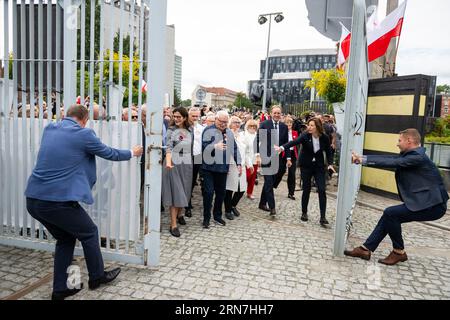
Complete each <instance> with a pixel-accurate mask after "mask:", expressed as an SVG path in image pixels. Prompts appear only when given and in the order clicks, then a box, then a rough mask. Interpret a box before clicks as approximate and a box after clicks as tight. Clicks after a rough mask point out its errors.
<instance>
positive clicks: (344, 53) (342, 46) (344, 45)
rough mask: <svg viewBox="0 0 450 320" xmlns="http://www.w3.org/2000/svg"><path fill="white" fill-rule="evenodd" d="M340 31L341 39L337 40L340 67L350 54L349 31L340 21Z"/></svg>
mask: <svg viewBox="0 0 450 320" xmlns="http://www.w3.org/2000/svg"><path fill="white" fill-rule="evenodd" d="M341 27H342V32H341V39H340V40H339V53H338V63H337V65H338V68H342V66H343V65H344V63H345V61H347V59H348V56H349V55H350V39H351V33H350V31H348V29H347V28H346V27H345V26H344V25H343V24H342V23H341Z"/></svg>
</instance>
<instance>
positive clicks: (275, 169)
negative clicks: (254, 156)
mask: <svg viewBox="0 0 450 320" xmlns="http://www.w3.org/2000/svg"><path fill="white" fill-rule="evenodd" d="M278 126H279V127H278V130H275V128H274V122H273V120H266V121H264V122H262V123H261V124H260V125H259V129H258V132H257V135H256V149H257V153H259V154H260V157H261V167H262V174H263V176H264V186H263V190H262V192H261V200H260V202H259V205H260V206H266V205H268V207H269V209H275V196H274V193H273V189H274V188H277V187H278V185H279V184H280V182H281V179H282V178H283V175H284V173H285V172H286V160H287V159H288V158H290V156H291V152H290V150H286V153H285V155H284V156H282V155H278V154H277V152H276V151H275V149H274V145H277V146H280V145H283V144H285V143H287V142H288V141H289V135H288V127H287V126H286V125H285V124H284V123H281V122H278ZM272 138H273V139H276V140H273V139H272Z"/></svg>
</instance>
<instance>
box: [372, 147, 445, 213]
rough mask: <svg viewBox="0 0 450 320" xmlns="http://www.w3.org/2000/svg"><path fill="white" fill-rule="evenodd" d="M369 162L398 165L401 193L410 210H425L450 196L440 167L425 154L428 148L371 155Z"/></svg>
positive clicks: (397, 175)
mask: <svg viewBox="0 0 450 320" xmlns="http://www.w3.org/2000/svg"><path fill="white" fill-rule="evenodd" d="M365 165H366V166H370V167H375V168H395V169H396V170H395V180H396V182H397V188H398V193H399V196H400V199H402V201H403V202H404V203H405V206H406V207H407V208H408V210H410V211H413V212H417V211H421V210H425V209H428V208H431V207H433V206H435V205H438V204H441V203H446V202H447V201H448V199H449V197H448V193H447V191H446V189H445V186H444V181H443V179H442V177H441V175H440V173H439V170H438V169H437V168H436V165H435V164H434V163H433V162H432V161H431V160H430V158H428V156H427V155H426V154H425V149H424V148H417V149H414V150H410V151H408V152H405V153H403V154H401V155H400V156H367V158H366V161H365Z"/></svg>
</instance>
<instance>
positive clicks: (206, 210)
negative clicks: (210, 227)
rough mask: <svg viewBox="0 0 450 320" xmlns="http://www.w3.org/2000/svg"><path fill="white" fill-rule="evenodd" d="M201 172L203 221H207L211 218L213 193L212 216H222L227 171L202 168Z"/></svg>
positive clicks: (218, 217) (217, 217)
mask: <svg viewBox="0 0 450 320" xmlns="http://www.w3.org/2000/svg"><path fill="white" fill-rule="evenodd" d="M202 172H203V187H204V190H205V191H204V193H203V222H207V223H209V221H210V220H211V207H212V201H213V197H214V194H215V195H216V197H215V199H214V208H213V216H214V219H216V220H217V219H221V218H222V204H223V200H224V198H225V188H226V184H227V173H226V172H225V173H222V172H212V171H207V170H202Z"/></svg>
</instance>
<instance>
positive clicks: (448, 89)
mask: <svg viewBox="0 0 450 320" xmlns="http://www.w3.org/2000/svg"><path fill="white" fill-rule="evenodd" d="M436 92H437V93H444V94H448V93H450V86H449V85H448V84H443V85H440V86H437V88H436Z"/></svg>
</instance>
